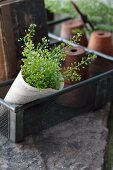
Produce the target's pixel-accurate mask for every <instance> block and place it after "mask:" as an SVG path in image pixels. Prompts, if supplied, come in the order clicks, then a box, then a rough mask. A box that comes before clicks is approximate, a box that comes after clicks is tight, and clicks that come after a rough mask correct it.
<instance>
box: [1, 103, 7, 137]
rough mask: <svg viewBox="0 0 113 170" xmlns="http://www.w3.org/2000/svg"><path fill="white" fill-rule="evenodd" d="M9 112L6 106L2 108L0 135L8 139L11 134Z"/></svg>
mask: <svg viewBox="0 0 113 170" xmlns="http://www.w3.org/2000/svg"><path fill="white" fill-rule="evenodd" d="M8 117H9V111H8V109H6V108H5V107H4V106H2V105H1V106H0V133H1V134H3V135H4V136H6V137H8V135H9V134H8V132H9V119H8Z"/></svg>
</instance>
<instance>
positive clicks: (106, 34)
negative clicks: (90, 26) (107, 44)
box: [92, 30, 112, 38]
mask: <svg viewBox="0 0 113 170" xmlns="http://www.w3.org/2000/svg"><path fill="white" fill-rule="evenodd" d="M92 35H94V36H96V37H98V38H109V37H111V36H112V34H111V32H108V31H103V30H98V31H94V32H93V33H92Z"/></svg>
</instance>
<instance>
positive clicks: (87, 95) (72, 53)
mask: <svg viewBox="0 0 113 170" xmlns="http://www.w3.org/2000/svg"><path fill="white" fill-rule="evenodd" d="M65 52H66V54H67V58H66V60H65V62H64V63H63V67H62V68H63V70H64V67H67V66H70V64H71V63H73V62H80V61H81V60H82V57H84V55H85V51H84V49H83V48H81V47H77V48H66V49H65ZM79 74H80V75H81V76H82V79H81V80H84V79H87V78H88V66H87V67H85V68H84V69H81V70H80V71H79ZM75 83H76V82H71V81H70V82H69V81H65V84H64V86H65V87H69V86H70V85H72V84H75ZM92 95H93V94H92V91H91V88H90V87H88V86H83V87H81V88H78V89H75V90H72V91H70V92H68V93H66V94H63V95H61V96H59V97H58V98H57V103H58V104H60V105H63V106H67V107H73V108H79V107H84V106H87V105H89V104H90V103H91V102H92V100H93V99H94V98H93V97H92Z"/></svg>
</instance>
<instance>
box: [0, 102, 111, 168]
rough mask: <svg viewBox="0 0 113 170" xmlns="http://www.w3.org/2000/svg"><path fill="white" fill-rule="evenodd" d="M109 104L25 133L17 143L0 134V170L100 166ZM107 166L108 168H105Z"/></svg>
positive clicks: (102, 160) (102, 161)
mask: <svg viewBox="0 0 113 170" xmlns="http://www.w3.org/2000/svg"><path fill="white" fill-rule="evenodd" d="M109 111H110V105H109V103H107V104H106V105H105V106H104V107H103V108H101V109H99V110H96V111H92V112H89V113H85V114H84V113H82V114H79V115H77V116H75V117H74V118H72V119H70V120H68V121H64V122H62V123H59V124H57V125H55V126H52V127H50V128H49V129H47V130H44V131H42V132H41V133H40V135H37V136H29V137H27V138H25V141H24V142H22V143H19V144H15V143H14V142H11V141H9V140H8V139H7V138H5V137H4V136H2V135H1V136H0V170H25V169H29V170H62V169H64V170H101V169H102V168H103V165H104V157H105V150H106V144H107V137H108V129H107V120H108V115H109ZM107 170H108V169H107Z"/></svg>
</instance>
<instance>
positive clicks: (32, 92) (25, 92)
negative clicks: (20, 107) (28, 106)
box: [4, 71, 64, 104]
mask: <svg viewBox="0 0 113 170" xmlns="http://www.w3.org/2000/svg"><path fill="white" fill-rule="evenodd" d="M63 86H64V83H63V82H61V84H60V88H59V90H61V89H62V88H63ZM57 91H58V90H55V89H52V88H47V89H42V90H41V91H38V89H37V88H34V87H32V86H30V85H29V84H27V83H26V82H25V81H24V79H23V77H22V74H21V71H20V72H19V74H18V76H17V77H16V79H15V81H14V83H13V84H12V86H11V88H10V89H9V91H8V93H7V94H6V96H5V99H4V100H5V101H6V102H9V103H14V104H25V103H29V102H31V101H34V100H36V99H41V98H43V97H46V96H49V95H50V94H53V93H55V92H57Z"/></svg>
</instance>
